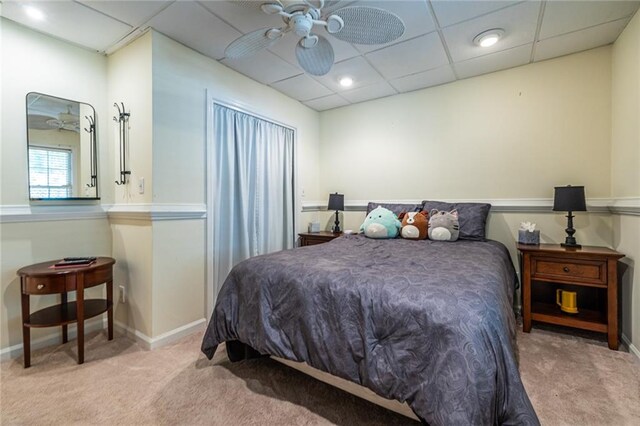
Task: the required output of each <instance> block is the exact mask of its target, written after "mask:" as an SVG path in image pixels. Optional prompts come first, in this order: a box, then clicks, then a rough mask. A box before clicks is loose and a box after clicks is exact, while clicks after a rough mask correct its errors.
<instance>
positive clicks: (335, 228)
mask: <svg viewBox="0 0 640 426" xmlns="http://www.w3.org/2000/svg"><path fill="white" fill-rule="evenodd" d="M334 223H335V226H334V227H333V229H332V231H333V233H334V234H339V233H340V232H342V231H341V230H340V220H338V210H336V221H335V222H334Z"/></svg>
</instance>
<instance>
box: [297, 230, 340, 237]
mask: <svg viewBox="0 0 640 426" xmlns="http://www.w3.org/2000/svg"><path fill="white" fill-rule="evenodd" d="M298 235H304V236H309V237H339V236H340V235H342V232H331V231H320V232H299V233H298Z"/></svg>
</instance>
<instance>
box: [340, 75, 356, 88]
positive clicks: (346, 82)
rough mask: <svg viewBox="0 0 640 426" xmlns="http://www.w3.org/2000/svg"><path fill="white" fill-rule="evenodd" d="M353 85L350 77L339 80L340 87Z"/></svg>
mask: <svg viewBox="0 0 640 426" xmlns="http://www.w3.org/2000/svg"><path fill="white" fill-rule="evenodd" d="M352 84H353V79H352V78H351V77H342V78H341V79H340V86H342V87H349V86H351V85H352Z"/></svg>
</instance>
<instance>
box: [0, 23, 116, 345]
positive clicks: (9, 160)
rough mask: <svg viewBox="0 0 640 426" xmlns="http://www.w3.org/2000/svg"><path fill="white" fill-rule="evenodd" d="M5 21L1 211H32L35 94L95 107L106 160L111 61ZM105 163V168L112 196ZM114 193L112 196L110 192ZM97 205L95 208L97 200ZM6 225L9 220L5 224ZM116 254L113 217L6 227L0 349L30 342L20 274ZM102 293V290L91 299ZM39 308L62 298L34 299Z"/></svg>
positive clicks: (2, 233) (0, 227) (0, 245)
mask: <svg viewBox="0 0 640 426" xmlns="http://www.w3.org/2000/svg"><path fill="white" fill-rule="evenodd" d="M0 19H1V25H0V27H1V28H0V32H1V36H0V43H1V48H0V55H1V60H2V73H1V77H0V78H1V80H0V84H1V86H2V101H1V102H2V117H1V125H0V127H1V133H0V134H1V140H0V191H1V193H0V202H1V205H0V210H4V209H5V208H7V207H12V206H18V207H26V206H28V205H29V192H28V171H27V131H26V120H25V114H26V104H25V97H26V94H27V93H28V92H41V93H45V94H50V95H53V96H58V97H62V98H66V99H72V100H77V101H80V102H86V103H89V104H91V105H93V106H94V108H95V109H96V112H97V119H98V132H99V133H98V141H99V142H98V143H99V155H100V157H101V158H104V157H105V155H106V153H107V152H108V149H107V145H106V144H104V143H101V142H102V141H103V140H104V139H105V136H106V128H107V125H108V124H107V123H108V121H107V114H106V73H107V61H106V58H105V57H103V56H101V55H98V54H96V53H93V52H90V51H88V50H85V49H81V48H79V47H75V46H72V45H70V44H67V43H64V42H61V41H59V40H55V39H53V38H50V37H47V36H44V35H42V34H39V33H36V32H33V31H31V30H28V29H26V28H24V27H21V26H19V25H17V24H15V23H13V22H11V21H8V20H5V19H4V18H0ZM103 165H104V164H101V167H100V184H101V196H104V195H105V190H104V187H105V186H106V185H104V184H105V180H107V179H108V176H107V174H106V173H105V169H104V167H102V166H103ZM107 192H108V191H107ZM94 204H95V202H94ZM0 219H1V218H0ZM86 254H93V255H106V256H109V255H110V254H111V236H110V232H109V224H108V222H107V220H106V218H105V219H97V220H76V221H72V220H68V221H47V222H20V223H2V224H0V280H1V282H0V305H1V308H0V309H1V312H0V348H2V349H5V348H7V347H9V346H14V345H18V344H20V343H22V334H21V333H22V328H21V326H20V284H19V280H18V278H17V276H16V271H17V270H18V269H19V268H20V267H22V266H26V265H29V264H32V263H37V262H43V261H46V260H51V259H57V258H60V257H64V256H79V255H86ZM99 291H102V289H94V290H92V292H91V293H90V294H95V293H96V292H99ZM32 299H33V302H32V310H35V309H38V307H44V306H46V305H48V304H51V303H52V302H53V300H54V299H55V298H54V297H40V298H35V297H34V298H32ZM58 334H59V330H58V329H42V330H34V332H33V333H32V335H33V339H34V341H36V340H38V339H46V338H47V336H54V335H58Z"/></svg>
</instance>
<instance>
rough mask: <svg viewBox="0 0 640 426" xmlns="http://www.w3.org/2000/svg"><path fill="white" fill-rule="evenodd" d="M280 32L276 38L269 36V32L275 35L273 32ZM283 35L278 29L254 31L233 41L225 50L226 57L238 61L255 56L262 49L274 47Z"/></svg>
mask: <svg viewBox="0 0 640 426" xmlns="http://www.w3.org/2000/svg"><path fill="white" fill-rule="evenodd" d="M278 31H279V32H280V33H279V34H278V35H277V36H275V37H269V36H268V35H267V34H268V33H269V32H272V34H273V32H278ZM283 34H284V32H282V31H281V30H279V29H277V28H261V29H259V30H255V31H252V32H250V33H247V34H245V35H243V36H240V37H238V38H237V39H235V40H234V41H232V42H231V44H229V45H228V46H227V48H226V49H225V50H224V56H225V57H226V58H229V59H237V58H244V57H245V56H250V55H253V54H254V53H256V52H259V51H260V50H262V49H266V48H267V47H270V46H273V45H274V44H275V43H276V42H277V41H278V40H280V38H281V37H282V35H283Z"/></svg>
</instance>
